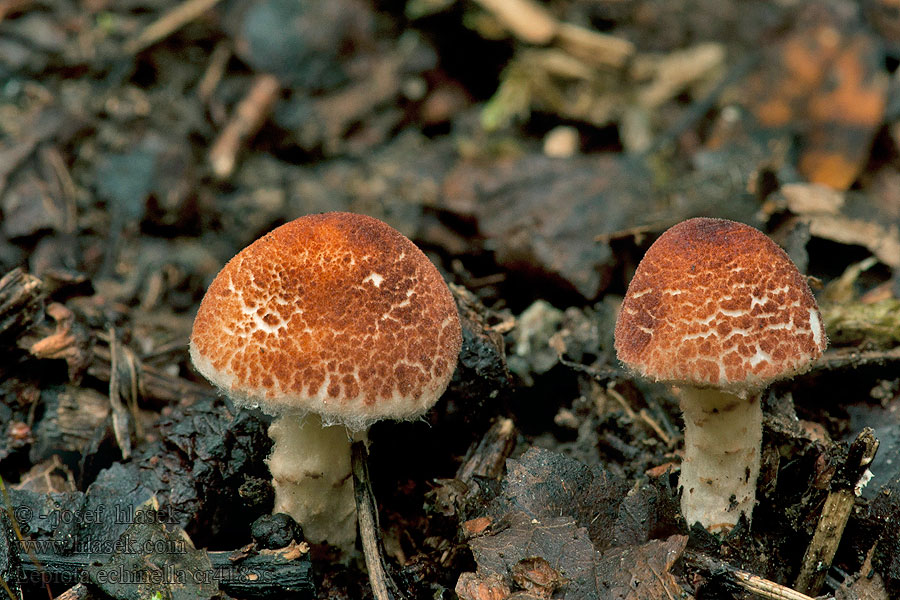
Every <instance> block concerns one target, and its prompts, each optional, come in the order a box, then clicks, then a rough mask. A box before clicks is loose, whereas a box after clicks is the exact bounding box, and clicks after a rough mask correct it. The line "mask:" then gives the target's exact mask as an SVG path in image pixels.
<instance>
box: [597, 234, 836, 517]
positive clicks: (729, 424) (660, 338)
mask: <svg viewBox="0 0 900 600" xmlns="http://www.w3.org/2000/svg"><path fill="white" fill-rule="evenodd" d="M615 338H616V341H615V346H616V351H617V353H618V357H619V360H620V361H622V362H623V363H624V364H625V365H627V366H628V367H630V368H632V369H633V370H635V371H637V372H638V373H639V374H640V375H642V376H644V377H647V378H649V379H652V380H654V381H663V382H669V383H672V384H675V385H676V386H677V388H678V391H679V396H680V403H681V409H682V411H683V413H684V422H685V434H684V461H683V462H682V466H681V480H680V485H681V488H682V497H681V508H682V512H683V513H684V517H685V518H686V519H687V522H688V524H689V525H692V524H693V523H694V522H697V521H699V522H700V523H701V524H702V525H703V526H704V527H706V528H707V529H709V530H711V531H714V530H727V529H730V528H732V527H733V526H734V525H735V524H737V522H738V520H739V518H740V515H741V514H744V515H746V516H747V519H748V520H750V518H751V516H752V512H753V506H754V504H755V501H756V480H757V476H758V475H759V460H760V445H761V441H762V408H761V404H760V393H761V391H762V390H763V389H764V388H765V387H766V386H768V385H769V383H771V382H773V381H775V380H778V379H782V378H786V377H791V376H793V375H795V374H798V373H802V372H804V371H806V370H807V369H808V368H809V364H810V362H811V361H812V360H814V359H815V358H816V357H818V356H820V355H821V354H822V351H823V350H824V349H825V345H826V343H827V339H826V337H825V329H824V326H823V324H822V319H821V316H820V315H819V309H818V306H817V305H816V301H815V298H813V295H812V293H811V292H810V290H809V286H808V285H807V283H806V279H805V278H804V277H803V275H801V274H800V272H799V271H798V270H797V267H796V266H795V265H794V263H792V262H791V260H790V258H788V256H787V254H786V253H785V252H784V251H783V250H782V249H781V248H779V247H778V246H777V245H776V244H775V243H774V242H773V241H772V240H770V239H769V238H768V237H766V236H765V235H763V234H762V233H760V232H759V231H757V230H756V229H754V228H752V227H749V226H747V225H743V224H741V223H735V222H733V221H726V220H723V219H708V218H697V219H690V220H688V221H685V222H683V223H679V224H678V225H675V226H674V227H672V228H671V229H669V230H668V231H666V232H665V233H663V235H662V236H660V238H659V239H658V240H656V242H655V243H654V244H653V245H652V246H651V247H650V249H649V250H647V253H646V254H645V255H644V258H643V260H642V261H641V263H640V264H639V265H638V268H637V271H636V273H635V275H634V278H633V279H632V280H631V283H630V285H629V286H628V292H627V293H626V295H625V300H624V302H623V303H622V309H621V311H620V313H619V317H618V320H617V322H616V330H615Z"/></svg>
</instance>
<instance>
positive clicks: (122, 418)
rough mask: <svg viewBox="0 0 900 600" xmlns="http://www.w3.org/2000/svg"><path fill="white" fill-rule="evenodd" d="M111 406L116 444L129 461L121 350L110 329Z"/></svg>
mask: <svg viewBox="0 0 900 600" xmlns="http://www.w3.org/2000/svg"><path fill="white" fill-rule="evenodd" d="M109 355H110V361H111V362H110V367H109V405H110V406H111V407H112V424H113V433H114V434H115V436H116V443H117V444H118V446H119V449H120V450H121V451H122V458H123V459H125V460H127V459H128V458H129V457H130V456H131V434H130V432H129V429H128V421H129V420H130V419H129V418H128V411H127V410H126V409H125V405H124V404H122V398H121V397H119V364H118V360H119V349H118V340H117V339H116V332H115V330H114V329H113V328H112V326H111V325H110V327H109Z"/></svg>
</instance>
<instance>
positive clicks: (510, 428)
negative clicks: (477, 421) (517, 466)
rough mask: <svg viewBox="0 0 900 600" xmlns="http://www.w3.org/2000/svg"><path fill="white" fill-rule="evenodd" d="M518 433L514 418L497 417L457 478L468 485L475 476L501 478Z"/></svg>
mask: <svg viewBox="0 0 900 600" xmlns="http://www.w3.org/2000/svg"><path fill="white" fill-rule="evenodd" d="M517 435H518V430H516V426H515V424H513V422H512V419H507V418H500V419H497V421H496V422H495V423H494V424H493V425H491V428H490V429H488V431H487V433H485V434H484V437H483V438H481V441H479V442H478V445H477V446H475V447H474V448H473V449H472V450H471V451H470V453H469V456H467V457H466V459H465V460H464V461H463V464H462V465H460V467H459V470H458V471H457V472H456V479H459V480H460V481H462V482H463V483H465V484H466V485H467V486H471V485H472V483H473V482H474V481H475V477H484V478H488V479H500V477H501V476H502V475H503V471H504V467H505V465H506V459H507V458H509V455H510V454H512V451H513V449H514V448H515V446H516V436H517Z"/></svg>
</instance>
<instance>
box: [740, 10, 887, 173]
mask: <svg viewBox="0 0 900 600" xmlns="http://www.w3.org/2000/svg"><path fill="white" fill-rule="evenodd" d="M796 23H797V25H796V27H795V28H794V29H793V30H792V31H790V32H789V33H788V34H787V36H786V37H785V38H784V39H783V40H781V41H780V42H778V43H776V44H773V45H771V46H769V47H767V48H765V49H764V50H763V60H762V61H761V62H760V66H759V68H758V69H757V70H756V71H755V72H754V73H753V74H752V75H751V76H750V77H749V78H747V80H746V81H745V83H744V86H743V88H742V91H741V98H742V99H743V100H742V101H743V102H744V103H745V104H746V106H747V107H748V108H749V109H750V111H751V112H752V113H753V115H754V116H755V117H756V119H757V120H758V122H759V123H760V125H761V126H762V127H763V128H764V129H767V130H773V131H781V130H785V129H789V130H792V131H795V132H796V133H799V134H800V137H801V148H800V159H799V165H798V168H799V170H800V172H801V173H802V174H803V175H804V177H806V179H807V180H809V181H811V182H814V183H821V184H824V185H827V186H830V187H833V188H835V189H840V190H846V189H848V188H849V187H850V185H851V184H852V183H853V182H854V181H855V180H856V178H857V176H858V175H859V174H860V172H861V171H862V169H863V167H865V164H866V161H867V160H868V156H869V148H870V147H871V144H872V141H873V139H874V137H875V134H876V133H877V130H878V128H879V127H880V126H881V123H882V119H883V117H884V111H885V105H886V102H887V90H888V80H887V75H886V73H885V72H884V69H883V61H884V58H883V49H882V48H881V46H880V44H879V42H878V41H877V39H876V38H874V37H873V36H871V35H869V34H868V33H867V32H866V31H865V30H864V29H862V27H861V24H860V23H859V21H858V20H857V19H853V18H848V17H847V16H846V15H843V14H838V11H837V10H834V9H832V8H831V7H830V5H827V4H826V3H824V2H822V3H819V2H815V3H809V4H808V5H806V6H805V7H804V11H803V14H802V16H801V17H799V18H798V19H797V21H796Z"/></svg>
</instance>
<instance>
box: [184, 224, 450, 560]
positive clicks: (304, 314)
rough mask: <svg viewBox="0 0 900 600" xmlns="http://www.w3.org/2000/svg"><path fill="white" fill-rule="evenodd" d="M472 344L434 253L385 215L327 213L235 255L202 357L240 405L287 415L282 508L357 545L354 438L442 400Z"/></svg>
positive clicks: (208, 303) (327, 536)
mask: <svg viewBox="0 0 900 600" xmlns="http://www.w3.org/2000/svg"><path fill="white" fill-rule="evenodd" d="M461 341H462V336H461V330H460V324H459V317H458V314H457V310H456V305H455V303H454V301H453V297H452V295H451V294H450V291H449V289H448V288H447V285H446V284H445V283H444V280H443V279H442V278H441V275H440V273H439V272H438V270H437V269H436V268H435V267H434V265H433V264H431V262H430V261H429V260H428V258H427V257H426V256H425V255H424V254H423V253H422V251H421V250H419V249H418V248H417V247H416V246H415V245H414V244H413V243H412V242H411V241H410V240H408V239H407V238H406V237H404V236H403V235H402V234H401V233H400V232H398V231H396V230H395V229H393V228H391V227H390V226H388V225H387V224H385V223H383V222H381V221H379V220H377V219H374V218H372V217H367V216H364V215H357V214H350V213H326V214H321V215H311V216H305V217H301V218H299V219H296V220H294V221H291V222H289V223H287V224H285V225H282V226H281V227H278V228H277V229H275V230H273V231H271V232H270V233H268V234H266V235H264V236H263V237H262V238H260V239H258V240H256V241H255V242H253V243H252V244H251V245H250V246H248V247H247V248H245V249H244V250H242V251H241V252H240V253H238V254H237V255H236V256H235V257H234V258H232V259H231V260H230V261H229V262H228V264H226V265H225V267H224V268H223V269H222V270H221V271H220V272H219V274H218V275H217V276H216V278H215V279H214V280H213V282H212V284H211V285H210V286H209V289H208V290H207V292H206V295H205V296H204V298H203V301H202V302H201V304H200V308H199V311H198V313H197V317H196V320H195V321H194V327H193V331H192V333H191V341H190V354H191V360H192V361H193V363H194V365H195V366H196V367H197V369H198V370H199V371H200V373H202V374H203V375H204V376H205V377H206V378H207V379H209V380H210V381H211V382H212V383H213V384H214V385H215V386H217V387H218V388H219V389H221V390H222V391H223V392H224V393H225V394H227V395H228V396H229V397H230V398H232V399H233V401H234V402H235V403H236V404H237V405H243V406H249V407H258V408H260V409H261V410H263V411H264V412H267V413H270V414H273V415H275V416H276V417H277V418H276V420H275V421H274V422H273V424H272V425H271V426H270V428H269V436H270V437H271V438H272V440H273V441H274V448H273V450H272V453H271V455H270V456H269V457H268V459H267V463H268V465H269V469H270V471H271V473H272V477H273V486H274V488H275V508H274V511H273V512H274V513H280V512H283V513H287V514H290V515H291V516H292V517H294V519H295V520H296V521H297V522H298V523H300V525H301V526H302V527H303V531H304V534H305V536H306V539H308V540H309V541H312V542H316V543H318V542H325V541H327V542H329V543H330V544H332V545H334V546H337V547H339V548H341V549H343V550H349V549H351V548H352V546H353V544H354V542H355V540H356V505H355V499H354V489H353V483H352V480H353V478H352V477H351V451H350V446H351V441H352V440H357V441H359V440H364V439H365V432H366V430H367V429H368V427H369V426H370V425H371V424H372V423H374V422H375V421H378V420H380V419H396V420H410V419H415V418H417V417H419V416H421V415H422V414H423V413H424V412H425V411H427V410H428V409H429V408H431V406H432V405H434V403H435V402H436V401H437V400H438V398H439V397H440V396H441V394H443V392H444V390H445V389H446V387H447V384H448V382H449V381H450V377H451V376H452V375H453V371H454V369H455V368H456V360H457V355H458V354H459V351H460V345H461ZM367 555H368V551H367ZM367 558H368V556H367Z"/></svg>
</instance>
